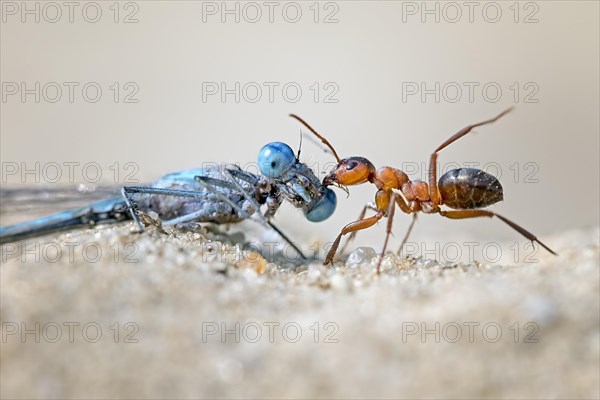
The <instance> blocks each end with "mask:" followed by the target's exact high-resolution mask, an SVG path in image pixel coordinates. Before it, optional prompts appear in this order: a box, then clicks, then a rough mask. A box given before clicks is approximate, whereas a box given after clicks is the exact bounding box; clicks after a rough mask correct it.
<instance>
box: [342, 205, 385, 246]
mask: <svg viewBox="0 0 600 400" xmlns="http://www.w3.org/2000/svg"><path fill="white" fill-rule="evenodd" d="M367 210H373V211H379V210H378V209H377V207H375V204H373V203H367V204H365V206H364V207H363V209H362V211H361V212H360V214H359V215H358V220H361V219H364V218H365V215H366V213H367ZM355 237H356V231H354V232H352V233H351V234H350V236H348V239H346V241H345V242H344V245H343V246H342V248H341V249H340V251H339V253H338V254H342V253H344V251H346V247H348V244H350V242H351V241H352V240H354V238H355Z"/></svg>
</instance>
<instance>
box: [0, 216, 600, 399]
mask: <svg viewBox="0 0 600 400" xmlns="http://www.w3.org/2000/svg"><path fill="white" fill-rule="evenodd" d="M129 229H130V226H129V224H125V225H123V226H118V227H107V228H99V229H97V230H85V231H80V232H76V233H71V234H62V235H57V236H55V237H51V238H46V239H45V240H37V241H34V242H33V244H30V246H33V247H26V246H25V245H21V246H22V247H14V246H15V245H5V246H3V248H2V257H3V259H2V266H1V268H0V273H1V307H0V313H1V314H0V317H1V321H2V352H1V355H0V361H1V367H2V368H1V387H2V389H1V395H2V398H34V397H37V398H167V397H168V398H209V397H210V398H250V397H269V398H281V397H286V398H359V397H360V398H364V397H373V398H414V397H426V398H598V397H599V396H600V392H599V380H598V379H599V375H600V371H599V357H600V343H599V340H600V336H599V326H600V321H599V318H600V317H599V313H600V306H599V296H600V295H599V293H600V290H599V289H600V287H599V286H600V285H599V283H600V275H599V264H600V262H599V246H598V242H599V231H598V228H597V227H595V228H591V229H586V230H578V231H570V232H566V233H564V234H561V235H560V236H554V237H550V238H548V241H549V242H551V243H553V244H555V245H556V250H557V251H559V252H560V256H559V257H553V256H551V255H546V254H542V253H541V252H540V253H538V256H539V262H535V263H525V264H519V265H490V264H487V263H482V262H474V263H459V264H451V263H447V262H442V263H441V264H440V263H438V262H437V261H435V260H427V259H421V258H404V259H402V258H397V257H395V256H393V255H390V256H387V257H386V259H385V260H384V262H383V267H384V269H383V273H382V274H381V276H379V277H378V276H376V275H375V274H374V262H375V258H371V255H372V250H370V249H364V248H362V249H359V250H355V249H356V248H357V246H358V245H359V243H356V244H355V245H354V247H352V246H351V248H350V250H351V251H352V250H354V253H353V254H351V256H350V258H349V259H348V261H347V262H346V263H343V262H340V263H337V264H336V266H335V267H334V268H327V267H323V266H322V265H320V264H319V263H316V262H315V263H310V264H308V265H296V266H295V267H292V268H290V265H286V267H281V266H280V265H278V264H277V263H271V262H267V261H266V260H264V259H263V258H262V257H261V256H259V255H257V254H254V253H246V254H245V257H237V258H236V255H239V253H236V250H235V248H234V247H232V246H231V245H221V244H220V243H218V242H216V241H209V242H207V241H206V239H205V238H204V236H203V235H201V234H200V233H190V232H188V233H177V232H175V234H166V233H161V232H160V231H159V230H158V229H156V228H151V229H148V231H147V232H145V233H144V234H142V235H132V234H130V233H129ZM47 241H50V242H51V243H54V244H53V245H51V246H50V245H47ZM67 242H76V243H77V244H76V245H69V244H68V243H67ZM66 243H67V244H66ZM35 244H37V245H39V248H35ZM86 244H89V245H88V246H87V247H86V248H85V250H84V249H83V248H84V247H85V246H86ZM9 246H10V247H9ZM23 246H25V247H23ZM69 246H71V247H69ZM70 248H72V251H69V249H70ZM28 249H29V250H28ZM31 249H33V250H31ZM98 250H100V251H101V255H98V254H97V253H96V252H97V251H98ZM53 252H54V253H53ZM57 252H58V253H57ZM36 257H37V258H36ZM288 264H289V263H288Z"/></svg>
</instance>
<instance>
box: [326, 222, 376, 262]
mask: <svg viewBox="0 0 600 400" xmlns="http://www.w3.org/2000/svg"><path fill="white" fill-rule="evenodd" d="M384 215H385V213H384V212H383V211H378V212H377V214H375V215H373V216H372V217H368V218H364V219H360V220H358V221H354V222H351V223H349V224H348V225H346V226H345V227H343V228H342V231H341V232H340V234H339V235H338V236H337V238H335V240H334V242H333V244H332V245H331V248H330V249H329V252H328V253H327V256H326V257H325V262H324V263H323V265H327V264H330V263H331V262H332V261H333V257H334V256H335V253H336V251H337V248H338V247H339V245H340V240H341V239H342V236H344V235H347V234H348V233H351V232H356V231H360V230H363V229H367V228H370V227H372V226H373V225H375V224H376V223H377V221H379V220H380V219H381V218H383V216H384Z"/></svg>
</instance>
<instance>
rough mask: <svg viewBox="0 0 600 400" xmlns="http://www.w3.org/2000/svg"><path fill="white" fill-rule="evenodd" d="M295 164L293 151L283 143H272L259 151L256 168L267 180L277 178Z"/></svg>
mask: <svg viewBox="0 0 600 400" xmlns="http://www.w3.org/2000/svg"><path fill="white" fill-rule="evenodd" d="M294 162H296V156H295V155H294V151H293V150H292V149H291V148H290V146H288V145H287V144H285V143H281V142H272V143H269V144H267V145H266V146H264V147H263V148H262V149H260V152H259V153H258V166H259V168H260V172H261V173H262V174H263V175H264V176H266V177H269V178H278V177H280V176H281V175H282V174H283V173H284V172H285V171H287V170H288V169H289V168H290V167H291V166H292V165H293V164H294Z"/></svg>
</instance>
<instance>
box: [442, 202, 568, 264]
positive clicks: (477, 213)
mask: <svg viewBox="0 0 600 400" xmlns="http://www.w3.org/2000/svg"><path fill="white" fill-rule="evenodd" d="M440 215H441V216H442V217H446V218H452V219H463V218H477V217H490V218H491V217H498V218H500V219H501V220H502V221H504V222H505V223H506V224H507V225H508V226H510V227H511V228H513V229H514V230H516V231H517V232H519V233H520V234H521V235H523V236H525V237H526V238H527V239H529V240H531V242H536V243H538V244H539V245H540V246H542V247H543V248H545V249H546V250H548V251H549V252H550V253H552V254H554V255H555V256H557V255H558V254H556V253H555V252H554V251H553V250H551V249H550V248H549V247H548V246H546V245H545V244H544V243H542V242H541V241H540V240H539V239H538V238H537V237H536V236H535V235H534V234H533V233H531V232H529V231H527V230H525V229H524V228H522V227H521V226H519V225H517V224H515V223H514V222H512V221H511V220H509V219H508V218H505V217H503V216H502V215H499V214H496V213H494V212H491V211H486V210H457V211H440Z"/></svg>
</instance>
